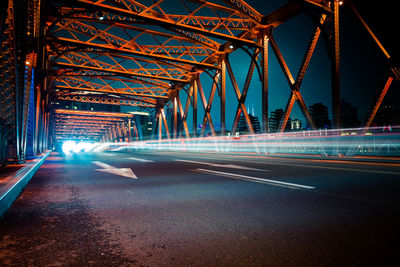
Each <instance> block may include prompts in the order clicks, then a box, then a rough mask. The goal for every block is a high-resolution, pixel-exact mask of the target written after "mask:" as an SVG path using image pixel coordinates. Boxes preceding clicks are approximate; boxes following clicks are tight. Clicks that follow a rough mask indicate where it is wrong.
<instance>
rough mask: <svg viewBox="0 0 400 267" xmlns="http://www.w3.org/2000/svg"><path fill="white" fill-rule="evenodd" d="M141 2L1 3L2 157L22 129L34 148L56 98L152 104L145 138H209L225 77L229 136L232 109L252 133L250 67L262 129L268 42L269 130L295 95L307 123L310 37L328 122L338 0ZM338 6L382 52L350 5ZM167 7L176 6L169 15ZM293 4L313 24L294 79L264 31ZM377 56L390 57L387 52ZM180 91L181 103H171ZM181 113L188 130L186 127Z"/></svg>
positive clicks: (336, 59) (43, 139)
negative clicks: (275, 104)
mask: <svg viewBox="0 0 400 267" xmlns="http://www.w3.org/2000/svg"><path fill="white" fill-rule="evenodd" d="M3 2H5V1H3ZM141 2H142V1H140V2H139V1H135V0H124V1H123V0H47V1H46V0H20V1H18V0H8V3H7V4H4V3H3V4H2V5H3V6H2V7H1V8H2V11H5V10H6V11H7V12H6V13H4V12H2V14H3V15H2V17H1V22H0V23H1V24H0V26H1V30H2V33H7V35H3V39H6V40H4V44H5V45H3V46H2V50H1V53H2V58H5V59H6V60H5V61H3V62H5V63H4V64H3V66H2V71H1V82H2V85H3V86H2V93H3V95H2V98H1V101H2V110H1V111H2V116H3V117H4V120H5V121H6V122H7V123H8V126H9V138H8V139H9V142H10V145H9V150H10V151H12V152H11V153H10V154H11V155H12V157H13V158H15V159H17V161H19V162H23V161H24V160H25V157H26V144H27V141H26V140H27V136H28V133H29V132H30V131H33V132H34V138H33V139H34V143H33V144H30V145H33V147H34V151H35V152H41V151H43V150H44V149H45V148H47V147H48V145H49V139H50V136H49V126H50V121H49V119H50V111H51V107H52V105H53V104H54V103H57V102H58V101H76V102H89V103H102V104H112V105H130V106H139V107H143V108H147V109H152V110H155V112H154V114H155V116H154V117H155V123H154V125H156V126H157V127H154V131H155V132H154V134H155V135H158V138H160V139H161V138H163V137H166V138H178V137H183V136H185V137H191V136H192V137H194V136H197V135H199V134H198V132H197V128H198V120H199V119H200V121H201V122H202V124H201V125H202V129H201V133H200V135H204V134H205V129H206V125H208V126H209V129H210V132H211V134H212V135H213V136H215V135H219V134H225V132H226V130H227V129H226V112H225V107H226V88H227V86H226V84H227V83H230V84H231V85H232V88H233V90H234V92H235V95H236V101H237V108H236V112H235V114H234V122H233V126H232V129H230V132H231V133H232V134H234V133H235V132H236V131H237V127H238V123H239V118H240V117H241V116H243V117H244V118H245V121H246V125H247V127H248V131H249V132H250V133H254V129H253V127H252V123H251V120H250V117H249V112H248V110H247V109H246V106H245V100H246V97H247V95H248V91H249V87H250V82H251V80H252V77H253V76H254V75H255V73H258V76H259V80H260V88H261V94H262V97H261V102H262V125H263V132H268V112H269V110H268V86H269V84H268V67H269V64H268V61H269V56H270V55H268V48H269V47H271V48H272V51H273V53H274V56H275V57H276V59H277V60H278V62H279V65H280V67H281V69H282V72H283V74H284V76H285V78H286V79H287V82H288V87H289V90H290V96H289V99H288V101H287V105H286V107H285V111H284V116H283V117H282V120H281V122H280V125H279V131H281V132H282V131H284V129H285V126H286V124H287V122H288V118H289V116H290V113H291V111H292V108H293V106H294V103H295V102H297V103H298V105H299V107H300V110H301V112H302V113H303V115H304V117H305V119H306V121H307V123H308V124H309V125H310V126H311V127H312V128H314V122H313V121H312V118H311V116H310V112H309V110H308V107H307V105H306V103H305V100H304V98H303V96H302V94H301V92H300V87H301V83H302V81H303V79H304V76H305V74H306V71H307V68H308V65H309V62H310V60H311V57H312V55H313V52H314V49H315V47H316V45H317V42H318V40H319V37H320V35H321V34H322V35H323V36H324V37H325V38H326V40H327V44H328V51H329V54H330V56H329V57H330V62H331V83H332V84H331V88H332V107H333V126H334V128H340V51H339V35H340V33H339V5H340V1H337V0H333V1H325V0H304V1H294V0H293V1H289V2H288V3H287V4H285V5H284V6H282V7H281V8H279V9H278V10H276V11H274V12H272V13H271V14H269V15H262V14H261V13H259V12H258V11H257V10H256V9H255V8H253V7H251V6H250V5H249V4H247V3H246V2H245V1H243V0H218V1H217V0H213V1H211V0H210V1H206V0H181V1H176V2H177V3H178V4H179V6H176V7H175V6H174V7H173V8H171V6H168V2H169V1H167V0H161V1H153V2H151V4H150V3H149V4H147V5H145V4H142V3H141ZM148 2H149V1H148ZM26 3H28V4H26ZM350 6H351V8H352V9H353V10H354V11H355V14H356V16H357V17H359V19H360V21H361V22H362V23H363V25H364V26H365V28H366V29H367V30H368V32H369V33H370V35H371V37H373V38H374V40H375V41H376V42H377V44H378V45H379V48H380V49H381V50H382V51H384V52H385V50H384V48H383V46H382V45H381V44H380V43H379V41H378V40H377V38H376V37H375V36H374V35H373V33H372V31H371V30H370V29H369V28H368V25H367V24H366V23H365V21H363V19H362V18H361V16H360V15H359V14H358V13H357V11H356V9H355V8H354V7H353V6H352V5H351V3H350ZM174 8H176V9H177V10H179V12H176V13H171V12H170V11H171V10H174ZM303 12H305V13H307V14H308V15H310V16H311V17H312V18H313V19H314V21H315V30H314V32H313V34H312V36H311V39H310V42H309V45H308V47H307V49H306V51H305V53H304V59H303V62H302V64H301V67H300V69H299V70H298V73H297V76H296V78H294V77H293V75H292V73H291V71H290V69H289V68H288V66H287V64H286V62H285V59H284V56H283V55H282V53H281V51H280V49H279V45H278V44H277V42H276V40H275V37H274V29H275V28H277V27H278V26H279V25H281V24H283V23H285V22H286V21H287V20H289V19H290V18H292V17H295V16H297V15H299V14H301V13H303ZM4 14H5V15H4ZM4 36H7V37H8V38H4ZM21 36H22V37H21ZM149 40H152V42H150V41H149ZM237 49H243V50H244V51H245V52H246V53H247V54H248V55H249V57H250V65H249V67H248V72H247V75H246V79H245V82H244V85H243V86H240V85H239V84H238V82H237V78H236V74H235V73H234V71H233V69H232V62H231V59H230V56H229V55H230V54H231V53H232V52H234V51H235V50H237ZM386 54H387V52H386ZM386 54H385V56H386ZM387 58H388V59H390V56H388V54H387ZM200 75H207V76H208V77H209V78H210V79H211V81H212V82H211V88H210V90H208V91H209V92H210V93H209V95H208V96H206V95H205V92H206V91H207V90H204V85H203V84H202V82H201V80H200ZM394 79H399V69H398V68H395V67H391V72H390V74H389V78H388V80H387V83H386V85H385V87H384V89H383V90H382V93H381V94H380V96H379V98H378V100H377V102H376V104H375V105H374V107H373V109H372V111H371V115H370V117H369V119H368V121H367V122H366V126H369V125H370V124H371V122H372V121H373V118H374V116H375V114H376V112H377V110H378V109H379V106H380V104H381V103H382V100H383V98H384V96H385V95H386V93H387V91H388V89H389V87H390V85H391V83H392V81H393V80H394ZM229 81H230V82H229ZM6 84H7V85H6ZM30 90H34V91H35V94H34V99H33V102H34V103H35V105H34V107H35V108H34V112H33V113H32V110H31V114H34V120H33V121H34V124H33V126H32V125H31V126H29V125H28V121H29V115H28V114H29V107H28V106H29V105H28V103H29V100H30V98H29V96H30ZM199 97H200V101H198V98H199ZM215 98H218V100H219V106H220V125H221V127H220V131H219V132H218V131H217V129H216V128H215V127H214V122H213V118H212V116H211V109H212V107H213V103H215V102H216V101H215ZM182 99H185V100H186V102H185V103H182V102H183V101H182ZM200 102H201V103H200ZM183 104H185V105H183ZM198 105H200V108H201V107H202V109H203V110H204V117H203V118H198ZM168 106H169V107H171V109H172V114H173V115H172V117H173V119H172V121H171V122H170V124H172V125H168V120H167V118H166V107H168ZM6 115H7V116H8V117H6ZM190 115H191V120H192V122H193V125H192V129H190V127H189V126H188V123H187V121H188V116H190ZM178 122H180V123H178ZM179 124H180V125H179ZM190 132H192V133H191V134H190ZM102 138H103V140H105V138H106V137H102Z"/></svg>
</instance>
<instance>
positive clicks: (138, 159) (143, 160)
mask: <svg viewBox="0 0 400 267" xmlns="http://www.w3.org/2000/svg"><path fill="white" fill-rule="evenodd" d="M126 159H131V160H136V161H141V162H154V161H152V160H149V159H141V158H132V157H130V158H126Z"/></svg>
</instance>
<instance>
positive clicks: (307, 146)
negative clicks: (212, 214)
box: [95, 126, 400, 158]
mask: <svg viewBox="0 0 400 267" xmlns="http://www.w3.org/2000/svg"><path fill="white" fill-rule="evenodd" d="M100 147H101V149H95V151H97V150H111V151H118V150H137V149H144V150H169V151H191V152H218V153H255V154H258V155H260V154H261V155H274V154H287V155H288V154H291V155H308V156H310V155H312V156H317V157H318V156H321V155H322V156H335V157H357V156H380V157H382V156H386V157H390V158H393V157H395V156H397V157H399V156H400V126H396V127H395V126H393V127H391V128H390V131H389V130H387V129H386V128H382V127H375V128H367V129H366V128H354V129H339V130H315V131H298V132H288V133H286V132H285V133H271V134H256V135H243V136H217V137H200V138H179V139H162V140H149V141H137V142H132V143H108V144H107V145H101V146H100Z"/></svg>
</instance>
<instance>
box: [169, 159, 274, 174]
mask: <svg viewBox="0 0 400 267" xmlns="http://www.w3.org/2000/svg"><path fill="white" fill-rule="evenodd" d="M175 161H179V162H187V163H195V164H203V165H208V166H211V167H221V168H230V169H239V170H248V171H264V172H269V171H270V170H263V169H256V168H251V167H246V166H240V165H233V164H217V163H210V162H202V161H194V160H185V159H175Z"/></svg>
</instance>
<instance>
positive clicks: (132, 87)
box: [54, 76, 168, 102]
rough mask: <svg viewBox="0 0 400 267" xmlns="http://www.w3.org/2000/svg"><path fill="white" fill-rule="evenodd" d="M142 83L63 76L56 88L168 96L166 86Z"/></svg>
mask: <svg viewBox="0 0 400 267" xmlns="http://www.w3.org/2000/svg"><path fill="white" fill-rule="evenodd" d="M93 80H94V79H93ZM115 81H118V82H120V83H122V85H125V87H116V86H113V84H112V83H113V82H115ZM140 83H142V86H141V87H138V85H137V84H138V83H137V82H136V80H133V81H132V80H130V79H121V78H119V79H118V78H116V77H108V76H106V77H104V76H97V77H96V82H92V81H89V80H88V79H84V78H83V77H80V76H61V77H58V78H57V79H56V84H55V85H54V88H55V89H56V92H57V90H58V89H64V90H72V91H78V90H80V91H86V92H98V93H110V94H117V95H118V94H121V95H127V96H128V95H130V96H141V97H154V98H167V94H168V91H167V89H166V88H163V87H160V86H146V83H144V82H142V81H141V82H140ZM139 85H140V84H139ZM151 102H154V101H151Z"/></svg>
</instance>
